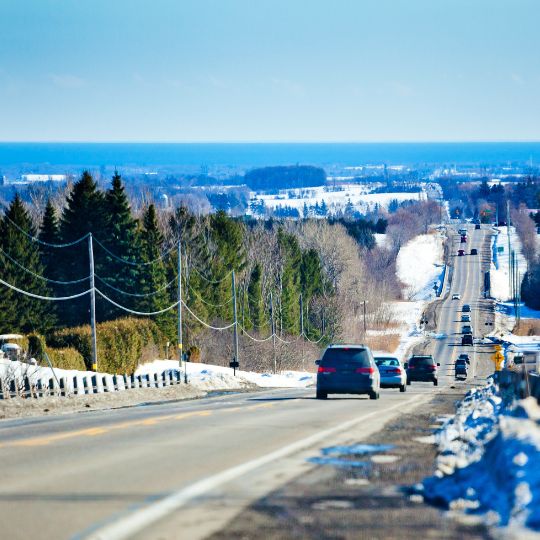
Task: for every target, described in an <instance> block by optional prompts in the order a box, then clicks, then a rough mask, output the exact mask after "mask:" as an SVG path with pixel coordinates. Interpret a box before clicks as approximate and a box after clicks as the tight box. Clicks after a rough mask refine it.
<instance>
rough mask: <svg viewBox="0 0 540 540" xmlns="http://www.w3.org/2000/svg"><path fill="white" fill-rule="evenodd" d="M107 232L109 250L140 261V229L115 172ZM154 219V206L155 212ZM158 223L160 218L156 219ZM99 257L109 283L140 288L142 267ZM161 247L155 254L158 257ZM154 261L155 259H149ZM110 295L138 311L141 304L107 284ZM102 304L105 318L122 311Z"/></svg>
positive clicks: (107, 196) (108, 194) (105, 240)
mask: <svg viewBox="0 0 540 540" xmlns="http://www.w3.org/2000/svg"><path fill="white" fill-rule="evenodd" d="M104 211H105V223H106V226H105V231H104V233H103V237H102V242H103V243H104V244H105V245H106V246H107V247H108V249H109V250H110V251H111V252H112V253H114V254H115V255H116V257H119V258H121V259H125V260H127V261H131V262H140V251H141V250H140V241H139V235H138V230H137V222H136V220H135V219H134V218H133V216H132V213H131V208H130V206H129V201H128V198H127V195H126V192H125V189H124V186H123V184H122V178H121V176H120V175H119V174H118V172H115V173H114V176H113V179H112V186H111V189H109V190H108V191H107V192H106V194H105V202H104ZM153 216H154V218H155V208H154V211H153ZM156 224H157V221H156ZM98 253H99V254H100V257H99V259H98V264H99V265H100V267H101V269H102V270H101V271H102V272H103V274H104V275H103V276H101V277H103V279H104V280H105V282H106V283H108V284H110V285H113V286H114V287H116V288H117V289H120V290H122V291H126V292H130V293H133V292H136V291H137V289H138V288H139V272H140V269H141V268H142V267H140V266H136V265H133V264H127V263H124V262H122V261H119V260H118V259H117V258H115V257H113V256H111V255H109V254H107V253H103V252H102V251H100V250H98ZM159 255H160V252H159V248H158V250H157V252H156V257H155V258H157V257H159ZM149 260H152V259H149ZM106 294H107V296H109V297H111V298H113V299H114V300H116V302H118V303H119V304H121V305H125V306H128V307H130V308H131V309H135V310H138V308H140V305H139V303H138V302H137V301H136V300H135V299H134V298H133V297H129V296H128V295H122V294H121V293H119V292H117V291H114V290H112V289H111V288H110V287H107V293H106ZM101 305H102V310H101V311H102V318H105V319H113V318H117V317H119V316H120V315H121V314H122V313H121V310H119V309H118V308H115V307H114V306H112V305H111V304H108V303H107V304H103V303H101Z"/></svg>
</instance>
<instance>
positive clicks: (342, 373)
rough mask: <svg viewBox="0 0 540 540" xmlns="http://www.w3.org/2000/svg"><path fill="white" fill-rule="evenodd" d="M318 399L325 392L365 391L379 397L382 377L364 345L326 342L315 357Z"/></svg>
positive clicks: (324, 394)
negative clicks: (323, 348)
mask: <svg viewBox="0 0 540 540" xmlns="http://www.w3.org/2000/svg"><path fill="white" fill-rule="evenodd" d="M316 364H318V366H319V368H318V370H317V390H316V397H317V399H326V398H327V397H328V394H367V395H368V396H369V398H370V399H379V391H380V388H381V376H380V374H379V370H378V368H377V364H375V360H374V359H373V354H372V353H371V350H370V349H369V347H367V346H366V345H361V344H357V345H329V346H328V347H327V348H326V350H325V351H324V354H323V356H322V358H321V359H320V360H317V362H316Z"/></svg>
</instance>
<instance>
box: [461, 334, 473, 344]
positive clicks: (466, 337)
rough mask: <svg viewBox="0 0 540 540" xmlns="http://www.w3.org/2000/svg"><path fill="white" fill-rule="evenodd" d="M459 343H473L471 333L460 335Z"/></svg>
mask: <svg viewBox="0 0 540 540" xmlns="http://www.w3.org/2000/svg"><path fill="white" fill-rule="evenodd" d="M461 344H462V345H474V340H473V337H472V334H465V335H463V336H461Z"/></svg>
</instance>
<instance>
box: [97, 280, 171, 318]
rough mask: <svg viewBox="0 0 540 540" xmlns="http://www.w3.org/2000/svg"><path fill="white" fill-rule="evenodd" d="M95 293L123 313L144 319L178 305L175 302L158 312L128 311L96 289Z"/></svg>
mask: <svg viewBox="0 0 540 540" xmlns="http://www.w3.org/2000/svg"><path fill="white" fill-rule="evenodd" d="M95 291H96V292H97V293H98V294H99V295H100V296H101V297H102V298H103V299H105V300H107V302H110V303H111V304H112V305H113V306H116V307H117V308H119V309H123V310H124V311H127V312H128V313H132V314H133V315H142V316H144V317H150V316H151V315H160V314H161V313H165V312H166V311H170V310H171V309H173V308H175V307H176V306H177V305H178V302H175V303H174V304H172V305H170V306H168V307H166V308H164V309H160V310H159V311H147V312H144V311H135V310H134V309H129V308H127V307H125V306H123V305H121V304H119V303H118V302H115V301H114V300H111V299H110V298H109V297H108V296H107V295H105V294H103V293H102V292H101V291H100V290H99V289H98V288H97V287H96V288H95Z"/></svg>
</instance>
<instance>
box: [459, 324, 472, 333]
mask: <svg viewBox="0 0 540 540" xmlns="http://www.w3.org/2000/svg"><path fill="white" fill-rule="evenodd" d="M461 333H462V334H472V333H473V329H472V326H471V325H470V324H466V325H465V326H464V327H463V328H462V329H461Z"/></svg>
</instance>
